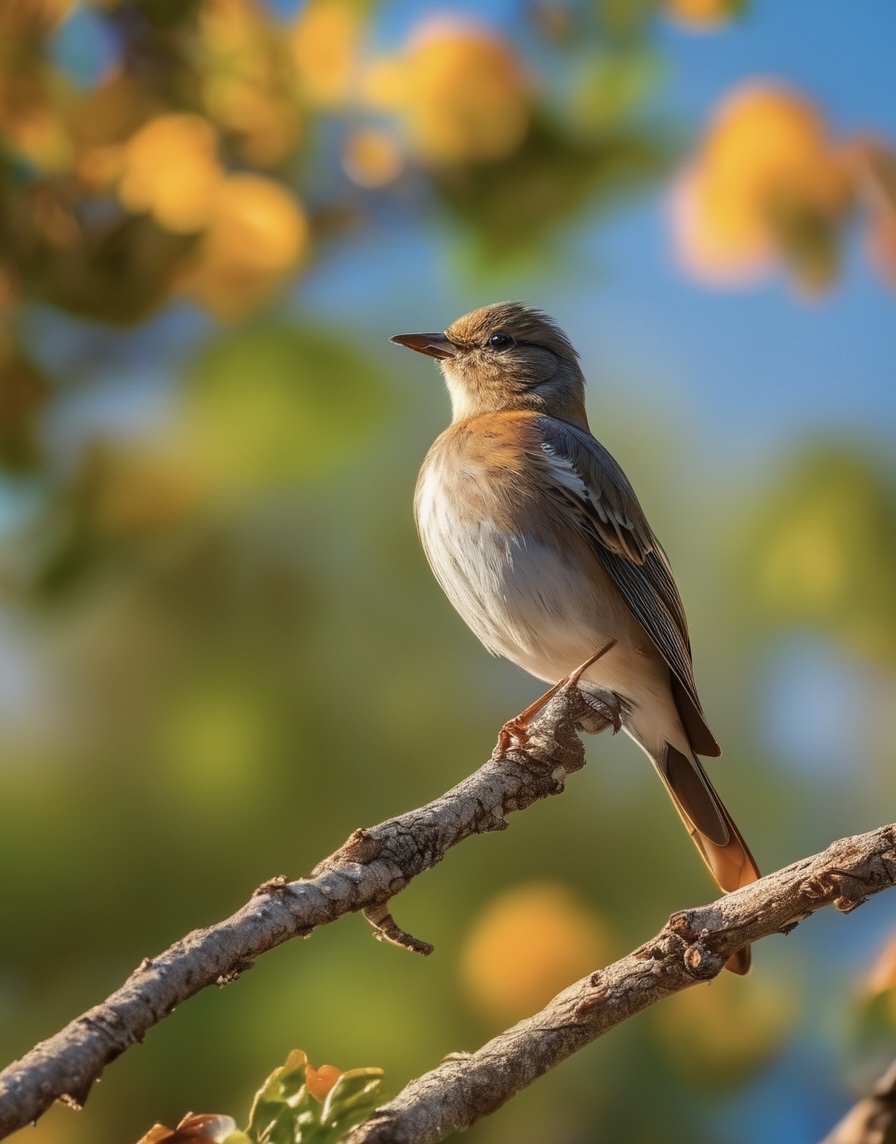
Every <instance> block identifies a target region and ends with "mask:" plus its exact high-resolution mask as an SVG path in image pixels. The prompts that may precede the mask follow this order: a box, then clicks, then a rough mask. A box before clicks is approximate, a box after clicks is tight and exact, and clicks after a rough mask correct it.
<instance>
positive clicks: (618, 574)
mask: <svg viewBox="0 0 896 1144" xmlns="http://www.w3.org/2000/svg"><path fill="white" fill-rule="evenodd" d="M539 426H540V430H541V441H542V446H541V447H542V450H543V452H544V454H545V456H546V457H547V459H548V463H549V466H550V473H551V475H552V477H553V478H554V482H555V486H554V487H555V495H556V496H558V497H559V498H560V499H561V500H562V502H563V503H564V506H565V507H566V508H567V509H568V510H571V512H572V515H573V518H574V520H575V521H576V523H577V525H578V527H579V529H580V531H581V533H582V535H583V536H584V537H585V538H586V540H587V541H588V543H589V545H590V547H591V549H592V551H593V552H594V553H595V555H596V556H597V558H598V559H599V560H600V562H601V564H602V565H603V567H604V568H605V569H606V571H607V572H608V574H609V575H610V578H611V579H612V580H613V582H614V583H615V585H616V587H617V588H618V589H619V591H620V592H621V593H622V596H623V599H624V600H625V602H626V604H627V605H628V607H629V608H630V610H631V612H632V614H633V615H634V616H635V618H636V619H637V620H638V622H639V623H640V624H641V626H642V627H643V628H644V630H645V631H646V632H647V634H648V635H649V636H650V638H651V640H652V641H653V643H654V644H655V645H656V648H657V650H658V651H659V652H660V654H661V655H662V656H663V658H664V659H665V661H666V663H667V664H668V665H669V668H670V670H671V672H672V677H673V690H674V692H675V698H676V701H677V705H678V707H679V710H680V713H681V717H682V721H683V722H684V724H685V728H686V730H687V732H688V736H689V738H690V740H691V743H692V746H693V747H694V750H695V751H697V752H698V753H699V754H703V755H712V756H715V755H718V754H719V753H720V752H719V746H718V743H716V741H715V738H714V737H713V735H712V732H711V731H710V730H709V727H708V726H707V724H706V719H705V716H704V715H703V711H702V708H701V707H700V700H699V699H698V697H697V686H696V683H695V682H694V671H693V667H692V664H691V645H690V641H689V638H688V627H687V620H686V619H685V614H684V608H683V606H682V603H681V597H680V596H679V594H678V589H677V588H676V586H675V580H674V578H673V576H672V570H671V568H670V567H669V561H668V559H667V557H666V554H665V552H663V549H662V547H661V545H660V544H659V542H658V541H657V539H656V537H655V536H654V535H653V532H652V531H651V529H650V525H649V524H648V523H647V519H646V517H645V516H644V511H643V509H642V508H641V506H640V504H639V503H638V498H637V497H636V496H635V493H634V490H633V489H632V487H631V485H630V483H629V481H628V478H627V477H626V475H625V473H624V472H623V471H622V469H621V468H620V466H619V464H618V463H617V462H616V460H615V459H614V458H613V457H612V456H611V454H610V453H609V452H607V450H606V449H605V448H604V447H603V445H601V444H600V442H599V441H596V440H595V439H594V437H592V436H591V434H590V433H589V432H588V431H587V430H585V429H581V428H579V427H578V426H576V425H570V424H569V423H567V422H565V421H560V420H558V419H557V418H553V417H542V418H540V419H539Z"/></svg>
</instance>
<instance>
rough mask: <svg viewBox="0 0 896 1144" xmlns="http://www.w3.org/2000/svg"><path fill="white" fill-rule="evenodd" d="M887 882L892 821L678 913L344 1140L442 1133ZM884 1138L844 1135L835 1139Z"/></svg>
mask: <svg viewBox="0 0 896 1144" xmlns="http://www.w3.org/2000/svg"><path fill="white" fill-rule="evenodd" d="M894 882H896V824H893V825H890V826H883V827H880V828H879V829H878V830H873V831H871V832H870V833H868V834H862V835H857V836H856V837H854V838H843V839H841V840H840V841H839V842H834V843H833V844H832V845H831V846H829V847H828V848H827V849H826V850H824V851H823V852H822V853H821V854H816V855H814V856H813V857H811V858H803V859H801V860H800V861H799V862H794V863H793V865H791V866H787V867H786V868H785V869H783V870H778V871H777V872H776V873H774V874H768V875H766V877H764V878H762V879H760V880H759V881H758V882H754V883H753V884H752V885H749V886H745V887H744V888H743V889H741V890H737V891H735V892H734V893H732V894H727V895H726V896H725V897H723V898H720V899H719V900H718V901H716V902H712V903H711V904H710V905H708V906H702V907H700V908H699V909H693V910H684V911H682V912H681V913H678V914H674V915H673V916H672V917H671V918H670V919H669V922H668V923H667V925H666V926H665V927H664V928H663V929H662V930H661V931H660V932H659V933H658V934H657V935H656V937H655V938H653V940H652V941H649V942H647V943H646V944H645V945H643V946H641V948H640V949H636V950H635V951H634V952H633V953H630V954H628V955H627V956H626V957H623V958H621V959H620V960H619V961H616V962H614V963H613V964H612V965H610V966H607V968H606V969H601V970H599V971H598V972H597V973H592V974H590V975H589V976H588V977H584V978H582V980H581V981H577V982H576V983H575V984H574V985H571V986H570V987H569V988H568V989H564V990H563V992H562V993H559V994H558V995H557V996H556V997H555V998H554V999H553V1000H552V1001H551V1002H550V1004H548V1005H547V1006H546V1007H545V1008H544V1009H542V1010H541V1012H540V1013H536V1014H535V1015H534V1016H533V1017H528V1018H526V1020H524V1021H520V1022H519V1024H517V1025H514V1027H513V1028H512V1029H508V1030H507V1031H506V1032H504V1033H501V1034H499V1036H497V1037H495V1038H494V1039H493V1040H491V1041H489V1042H488V1044H486V1045H483V1046H482V1048H480V1049H479V1050H477V1051H476V1052H475V1053H469V1054H466V1055H463V1056H460V1055H458V1056H455V1057H450V1058H448V1059H447V1060H445V1061H442V1063H441V1064H439V1065H437V1067H436V1068H434V1069H433V1070H432V1071H431V1072H428V1073H426V1074H425V1075H424V1076H422V1077H420V1078H418V1079H417V1080H414V1081H411V1083H410V1084H408V1085H407V1086H406V1087H405V1088H404V1089H403V1090H402V1091H401V1092H400V1093H399V1094H398V1096H397V1097H396V1098H395V1099H394V1100H393V1101H391V1102H390V1103H389V1104H387V1105H385V1106H383V1107H382V1108H380V1109H378V1110H377V1111H376V1112H374V1113H373V1115H372V1116H371V1117H370V1118H369V1119H368V1120H367V1121H365V1122H364V1124H362V1125H359V1127H357V1128H356V1129H354V1131H352V1132H351V1133H349V1135H348V1136H347V1137H346V1139H345V1144H432V1142H433V1141H436V1140H444V1139H445V1137H446V1136H450V1135H451V1134H452V1133H453V1132H459V1131H462V1130H463V1129H465V1128H469V1127H470V1125H471V1124H473V1123H475V1121H477V1120H478V1119H480V1118H481V1117H483V1116H487V1115H488V1114H489V1113H491V1112H494V1111H495V1109H497V1108H500V1107H501V1105H502V1104H504V1103H505V1102H506V1101H508V1100H509V1099H510V1098H511V1097H512V1096H513V1095H514V1094H515V1093H517V1092H519V1091H520V1089H522V1088H525V1087H526V1086H527V1085H529V1084H531V1083H532V1082H533V1081H534V1080H536V1079H537V1078H538V1077H540V1076H542V1075H543V1074H544V1073H546V1072H547V1071H548V1070H549V1069H552V1068H554V1066H555V1065H558V1064H560V1062H561V1061H564V1060H566V1058H567V1057H569V1056H571V1055H572V1053H575V1052H577V1051H578V1050H579V1049H581V1048H583V1047H584V1046H585V1045H587V1044H590V1043H591V1042H592V1041H594V1040H596V1039H597V1038H598V1037H600V1036H601V1035H602V1034H604V1033H606V1032H607V1031H608V1030H609V1029H612V1028H614V1026H616V1025H618V1024H620V1023H621V1022H622V1021H625V1020H627V1019H628V1018H629V1017H632V1016H634V1015H635V1014H636V1013H640V1012H641V1010H642V1009H646V1008H647V1007H648V1006H650V1005H653V1004H655V1003H656V1002H657V1001H660V1000H662V999H663V998H664V997H668V996H669V995H670V994H671V993H678V992H679V991H681V990H682V989H687V988H688V986H690V985H696V984H697V983H698V982H701V981H708V980H710V979H711V978H713V977H715V976H717V974H719V973H720V972H721V971H722V968H723V967H724V965H725V962H726V961H727V959H728V958H729V957H730V956H731V954H733V953H734V952H735V951H736V950H738V949H740V948H741V947H742V946H744V945H747V944H748V943H752V942H756V941H759V940H760V939H761V938H764V937H768V936H769V935H770V934H774V933H787V932H789V931H790V930H792V929H793V928H794V926H796V925H798V924H799V923H800V922H801V921H802V920H803V919H804V918H806V917H808V916H809V915H810V914H811V913H813V912H814V911H815V910H818V909H821V907H822V906H834V907H835V908H836V909H838V910H842V911H844V912H848V911H850V910H852V909H855V907H856V906H859V905H861V903H862V902H863V901H865V899H866V898H867V897H869V896H870V895H871V894H876V893H878V892H879V891H880V890H885V889H887V888H888V887H889V886H892V885H893V884H894ZM887 1140H888V1138H887V1137H883V1136H881V1137H878V1136H874V1135H868V1136H856V1137H850V1136H845V1137H843V1138H842V1139H841V1138H840V1137H833V1138H831V1141H830V1144H884V1141H887Z"/></svg>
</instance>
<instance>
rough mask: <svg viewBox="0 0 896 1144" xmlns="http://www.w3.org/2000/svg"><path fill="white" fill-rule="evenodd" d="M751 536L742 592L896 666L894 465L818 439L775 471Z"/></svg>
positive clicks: (777, 619)
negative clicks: (768, 493) (784, 466)
mask: <svg viewBox="0 0 896 1144" xmlns="http://www.w3.org/2000/svg"><path fill="white" fill-rule="evenodd" d="M745 541H746V543H745V545H744V553H745V555H746V556H747V557H748V558H747V560H746V561H745V568H746V569H747V571H748V580H749V583H748V584H745V586H744V587H745V592H746V594H747V595H748V597H752V599H753V601H754V604H755V606H756V607H757V611H758V613H759V614H761V615H762V617H763V619H764V620H765V622H766V623H768V622H772V623H773V624H774V625H775V626H776V627H780V626H782V625H793V626H807V627H811V628H814V629H815V630H817V631H820V632H824V633H825V634H826V635H829V636H830V637H832V638H834V639H836V640H837V641H839V642H841V643H842V644H843V646H844V647H845V648H846V649H847V650H848V651H849V652H850V653H851V654H852V655H854V656H856V657H857V658H859V659H861V660H864V661H866V662H868V663H871V664H876V665H879V666H881V667H884V668H888V669H890V670H894V669H896V642H894V641H896V594H894V592H893V585H894V584H896V474H894V473H893V471H892V467H891V466H889V465H885V464H883V463H880V462H878V461H877V459H876V458H875V457H874V456H873V454H872V455H865V456H863V455H860V454H859V453H857V452H856V451H854V450H852V449H849V448H847V447H845V446H844V445H843V444H841V443H834V442H831V443H829V444H822V443H815V444H813V446H812V447H811V448H808V449H805V450H803V451H801V452H798V453H796V454H795V455H794V456H793V457H791V458H790V459H789V461H788V464H787V467H786V469H784V471H782V472H780V473H779V474H776V478H775V486H774V492H773V493H772V494H771V495H769V496H768V497H767V498H765V500H764V504H763V508H762V511H761V513H760V514H759V516H758V519H757V520H756V521H755V523H754V525H753V527H752V528H751V529H749V530H748V531H747V532H746V534H745ZM749 553H756V554H758V559H755V558H754V559H750V558H749V555H748V554H749Z"/></svg>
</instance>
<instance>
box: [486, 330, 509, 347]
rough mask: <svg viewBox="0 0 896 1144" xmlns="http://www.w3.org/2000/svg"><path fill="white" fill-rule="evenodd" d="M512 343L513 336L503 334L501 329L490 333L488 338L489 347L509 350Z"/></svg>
mask: <svg viewBox="0 0 896 1144" xmlns="http://www.w3.org/2000/svg"><path fill="white" fill-rule="evenodd" d="M512 345H513V338H512V337H511V336H510V334H505V333H504V332H503V331H502V330H499V331H498V332H497V333H496V334H492V336H491V337H490V338H489V339H488V346H489V349H493V350H509V349H510V347H511V346H512Z"/></svg>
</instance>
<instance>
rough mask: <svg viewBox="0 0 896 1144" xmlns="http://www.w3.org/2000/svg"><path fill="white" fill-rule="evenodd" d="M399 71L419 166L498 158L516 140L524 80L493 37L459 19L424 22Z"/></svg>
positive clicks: (525, 112)
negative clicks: (427, 163) (424, 162)
mask: <svg viewBox="0 0 896 1144" xmlns="http://www.w3.org/2000/svg"><path fill="white" fill-rule="evenodd" d="M405 69H406V70H405V87H404V92H403V95H404V100H403V105H402V115H403V118H404V122H405V126H406V129H407V132H408V135H409V137H410V142H411V146H412V147H413V149H414V150H415V151H416V152H417V154H418V155H419V156H420V157H421V158H422V159H423V160H424V161H426V162H429V163H433V164H451V163H470V162H481V161H483V160H488V159H500V158H503V157H504V156H505V155H508V154H510V153H511V152H512V151H513V150H515V148H516V147H517V146H518V145H519V144H520V142H521V141H522V139H523V136H524V135H525V133H526V128H527V127H528V123H529V98H528V91H527V84H526V78H525V75H524V73H523V69H522V67H521V65H520V63H519V61H518V60H517V58H516V56H515V55H514V54H513V52H512V51H511V49H510V48H509V46H508V45H507V44H506V43H505V42H504V41H503V40H501V39H499V38H498V37H497V35H495V34H494V33H492V32H490V31H488V30H486V29H483V28H480V27H478V26H477V25H474V24H470V23H467V22H462V21H460V20H440V21H427V22H426V23H425V24H424V25H423V26H422V27H421V28H420V29H418V31H417V32H416V33H415V35H414V36H413V37H412V39H411V42H410V45H409V49H408V53H407V57H406V60H405Z"/></svg>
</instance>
